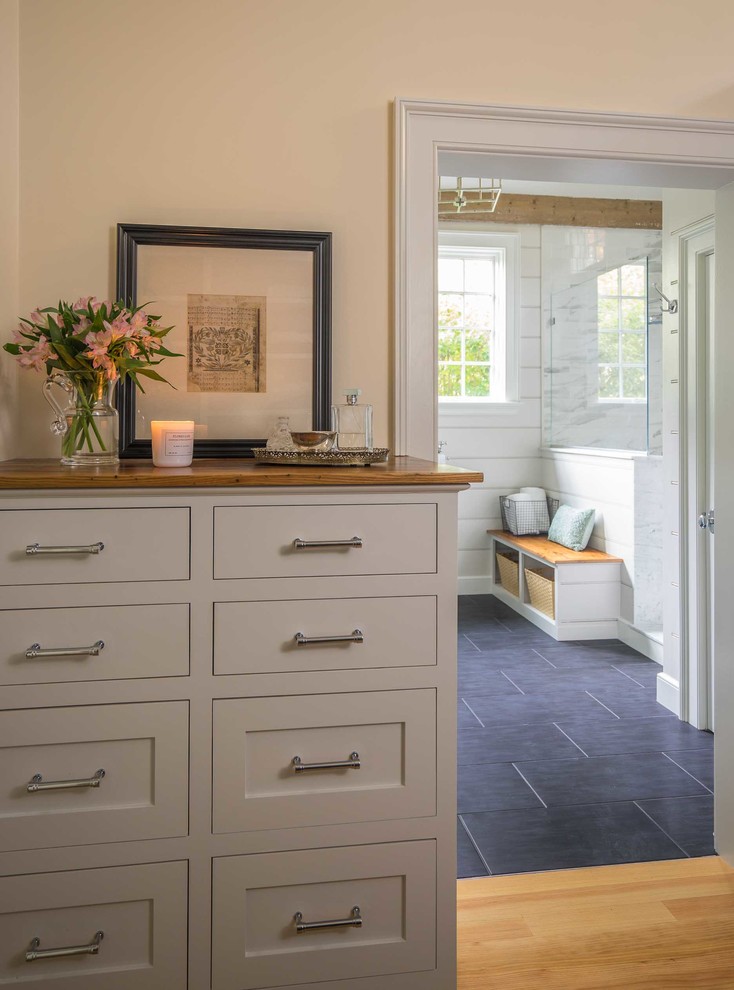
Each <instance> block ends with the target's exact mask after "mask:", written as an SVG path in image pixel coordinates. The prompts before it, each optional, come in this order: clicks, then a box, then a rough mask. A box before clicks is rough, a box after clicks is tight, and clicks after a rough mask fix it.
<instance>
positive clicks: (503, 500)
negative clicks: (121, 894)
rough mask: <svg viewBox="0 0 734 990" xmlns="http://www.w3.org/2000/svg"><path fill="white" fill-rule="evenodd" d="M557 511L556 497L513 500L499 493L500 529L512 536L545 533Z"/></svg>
mask: <svg viewBox="0 0 734 990" xmlns="http://www.w3.org/2000/svg"><path fill="white" fill-rule="evenodd" d="M557 511H558V499H557V498H546V499H545V500H543V499H538V500H537V501H535V500H533V501H531V502H514V501H513V500H512V499H511V498H510V497H509V496H508V495H500V515H501V517H502V529H504V531H505V532H506V533H512V535H513V536H539V535H540V534H541V533H547V532H548V529H549V527H550V524H551V522H552V520H553V516H554V515H555V514H556V512H557Z"/></svg>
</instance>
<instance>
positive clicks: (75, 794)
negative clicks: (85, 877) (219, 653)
mask: <svg viewBox="0 0 734 990" xmlns="http://www.w3.org/2000/svg"><path fill="white" fill-rule="evenodd" d="M99 771H104V776H102V775H101V774H99V773H98V772H99ZM39 775H40V778H41V779H38V776H39ZM54 785H57V786H54ZM59 785H60V786H59ZM29 788H30V789H29ZM187 831H188V702H186V701H169V702H157V703H156V702H152V703H144V704H128V705H95V706H89V707H78V708H49V709H34V710H28V711H5V712H1V713H0V848H2V849H5V850H10V849H36V848H40V847H48V846H77V845H86V844H90V843H98V842H124V841H130V840H131V839H153V838H160V837H163V836H174V835H186V833H187Z"/></svg>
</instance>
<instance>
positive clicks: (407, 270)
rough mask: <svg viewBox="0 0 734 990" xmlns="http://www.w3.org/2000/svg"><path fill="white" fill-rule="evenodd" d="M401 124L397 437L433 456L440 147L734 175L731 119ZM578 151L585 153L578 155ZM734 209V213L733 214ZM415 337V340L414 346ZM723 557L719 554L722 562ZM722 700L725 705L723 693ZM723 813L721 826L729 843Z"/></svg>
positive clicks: (410, 119)
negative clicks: (421, 337) (418, 331)
mask: <svg viewBox="0 0 734 990" xmlns="http://www.w3.org/2000/svg"><path fill="white" fill-rule="evenodd" d="M397 123H398V126H397V138H398V140H397V142H396V148H397V150H398V156H397V160H398V173H397V178H398V183H397V188H398V196H397V206H398V209H397V217H398V229H397V248H398V250H397V262H398V280H397V293H396V296H397V298H396V301H397V352H398V359H397V371H398V373H397V375H396V381H397V393H396V425H397V437H398V445H399V447H402V450H403V452H405V453H412V454H418V455H423V456H429V457H430V456H432V454H433V452H434V450H435V413H434V412H431V408H432V407H433V401H434V400H433V398H432V397H433V395H434V388H435V385H434V381H433V379H434V368H435V350H434V352H433V353H432V349H431V348H426V347H424V353H423V355H422V356H421V357H420V358H419V359H418V360H416V356H417V355H418V350H419V349H418V348H417V347H416V346H415V344H416V342H417V341H416V339H414V338H413V337H411V332H412V330H413V329H414V328H415V327H416V326H417V325H418V324H422V325H423V326H424V327H425V326H431V325H432V324H433V321H432V319H428V320H426V315H427V314H428V313H429V311H430V312H432V310H433V300H432V299H431V298H430V296H428V295H427V292H426V290H427V288H428V284H429V283H428V282H427V280H426V275H427V273H428V272H429V271H430V269H431V267H432V264H433V262H432V259H431V258H430V253H431V252H430V249H429V245H435V230H433V229H432V228H433V221H432V220H431V219H430V217H431V216H432V210H431V206H432V204H433V199H434V194H435V176H434V174H433V170H434V165H435V154H436V150H437V149H440V148H441V147H444V148H446V149H447V150H448V151H452V152H456V153H460V152H464V151H465V150H466V149H467V148H469V147H471V149H472V150H473V151H475V150H477V149H481V151H482V153H493V154H495V155H497V154H499V155H504V156H506V157H513V158H514V159H515V160H518V161H520V163H521V164H522V165H523V166H528V167H529V166H537V165H538V163H539V160H540V158H545V162H546V163H548V162H550V164H551V165H552V167H553V168H554V169H556V174H558V170H561V171H562V170H564V169H566V170H567V174H568V170H570V171H571V172H572V171H573V169H574V168H582V169H583V170H584V171H583V174H584V175H585V176H587V177H588V175H589V174H590V172H594V173H595V174H597V175H598V174H601V172H600V171H599V170H601V171H602V172H603V171H604V169H605V168H607V169H611V170H612V172H613V173H614V174H615V175H616V176H617V177H619V174H620V173H621V172H624V171H625V169H627V170H629V169H631V170H632V171H633V172H634V173H635V174H636V175H637V176H638V179H637V181H640V180H641V179H642V181H644V179H648V180H649V179H650V177H652V176H654V177H655V181H656V182H659V183H660V184H663V185H674V186H678V187H685V186H688V187H691V188H696V187H707V188H710V189H720V188H722V187H723V186H725V185H726V184H727V183H729V182H731V181H732V179H733V178H734V171H732V168H733V166H734V130H733V129H732V127H731V125H723V124H718V125H716V126H711V125H707V124H706V123H705V122H694V121H691V122H689V121H686V122H680V121H674V120H667V121H664V122H663V121H660V120H654V119H650V118H629V117H625V116H624V115H592V114H576V113H568V112H547V113H546V112H543V111H534V110H527V109H520V108H494V107H472V108H467V107H451V106H450V105H445V104H441V105H430V104H408V103H401V104H399V106H398V119H397ZM408 123H410V126H408ZM549 125H550V126H549ZM673 138H674V139H673ZM669 139H670V140H669ZM689 141H690V144H689ZM714 149H716V151H715V152H714ZM574 154H575V155H577V156H578V157H576V158H573V157H570V156H572V155H574ZM608 174H609V173H608V172H607V175H608ZM643 176H644V178H643ZM673 176H674V178H673ZM408 188H409V189H410V196H408V195H407V189H408ZM731 198H732V197H728V198H727V197H726V196H724V195H723V194H722V197H720V201H721V203H722V204H723V205H733V206H734V204H730V203H729V200H731ZM423 211H425V213H424V215H423V216H421V213H422V212H423ZM732 214H733V216H732V219H734V210H732ZM426 235H428V236H426ZM731 242H732V238H731V236H729V238H728V241H727V248H732V249H734V245H732V243H731ZM411 340H413V345H414V346H413V347H410V348H409V347H408V346H407V345H408V343H409V342H410V341H411ZM424 343H425V342H424ZM407 353H410V354H411V359H412V360H411V362H410V365H408V363H407V362H406V360H405V355H406V354H407ZM720 371H721V369H720V368H719V369H718V372H719V373H720ZM718 414H719V411H718V410H717V415H718ZM720 483H721V480H720V478H717V484H719V485H720ZM721 559H722V557H721V554H719V558H718V560H719V562H720V561H721ZM717 566H719V564H717ZM719 570H721V568H720V566H719ZM720 585H721V582H719V587H720ZM718 625H720V624H717V627H718ZM717 635H718V628H717ZM719 691H720V692H721V685H720V684H719ZM717 703H718V704H719V705H720V704H721V700H720V698H719V699H718V701H717ZM722 808H723V811H724V815H725V818H724V819H723V822H724V831H727V825H729V826H731V827H730V828H729V829H728V831H727V834H729V832H730V833H731V839H732V841H734V814H730V812H733V811H734V801H731V800H728V799H726V800H724V801H723V802H722ZM719 817H720V824H719V828H718V829H717V831H718V833H719V838H720V839H721V833H722V828H721V820H722V819H721V815H720V816H719ZM731 844H732V842H730V843H729V845H731ZM725 846H726V842H724V843H723V844H720V850H723V848H724V847H725Z"/></svg>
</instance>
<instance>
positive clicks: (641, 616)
mask: <svg viewBox="0 0 734 990" xmlns="http://www.w3.org/2000/svg"><path fill="white" fill-rule="evenodd" d="M633 463H634V472H635V475H634V490H635V565H634V566H635V574H634V580H635V619H634V623H635V625H636V626H637V628H638V629H655V630H661V631H662V628H663V587H664V583H663V513H662V511H661V506H662V502H663V482H664V477H665V475H664V472H663V459H662V457H653V456H648V457H636V458H635V460H634V461H633Z"/></svg>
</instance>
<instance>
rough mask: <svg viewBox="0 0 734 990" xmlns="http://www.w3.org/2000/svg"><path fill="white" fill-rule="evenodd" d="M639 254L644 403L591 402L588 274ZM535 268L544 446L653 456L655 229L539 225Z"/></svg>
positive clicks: (657, 320)
mask: <svg viewBox="0 0 734 990" xmlns="http://www.w3.org/2000/svg"><path fill="white" fill-rule="evenodd" d="M640 258H647V262H648V299H649V319H650V322H649V325H648V385H649V403H644V402H639V403H637V402H617V403H615V402H599V400H598V386H597V376H598V361H599V356H598V319H597V286H596V278H597V276H598V275H600V274H602V273H603V272H606V271H609V270H610V269H613V268H617V267H619V266H621V265H624V264H626V263H627V262H630V261H634V260H638V259H640ZM541 265H542V284H543V330H544V334H543V336H544V340H543V344H544V346H543V365H544V403H543V413H544V416H543V418H544V436H545V444H546V445H547V446H557V447H592V448H596V449H613V450H649V451H650V452H651V453H656V454H657V453H660V452H661V450H662V344H661V311H660V302H659V297H658V296H657V294H656V293H655V292H654V290H653V288H652V283H653V282H657V283H660V281H661V272H662V260H661V235H660V233H659V232H658V231H650V230H627V229H614V228H589V227H552V226H548V227H543V228H542V238H541ZM551 320H555V323H554V324H552V323H551ZM648 416H649V426H648Z"/></svg>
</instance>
